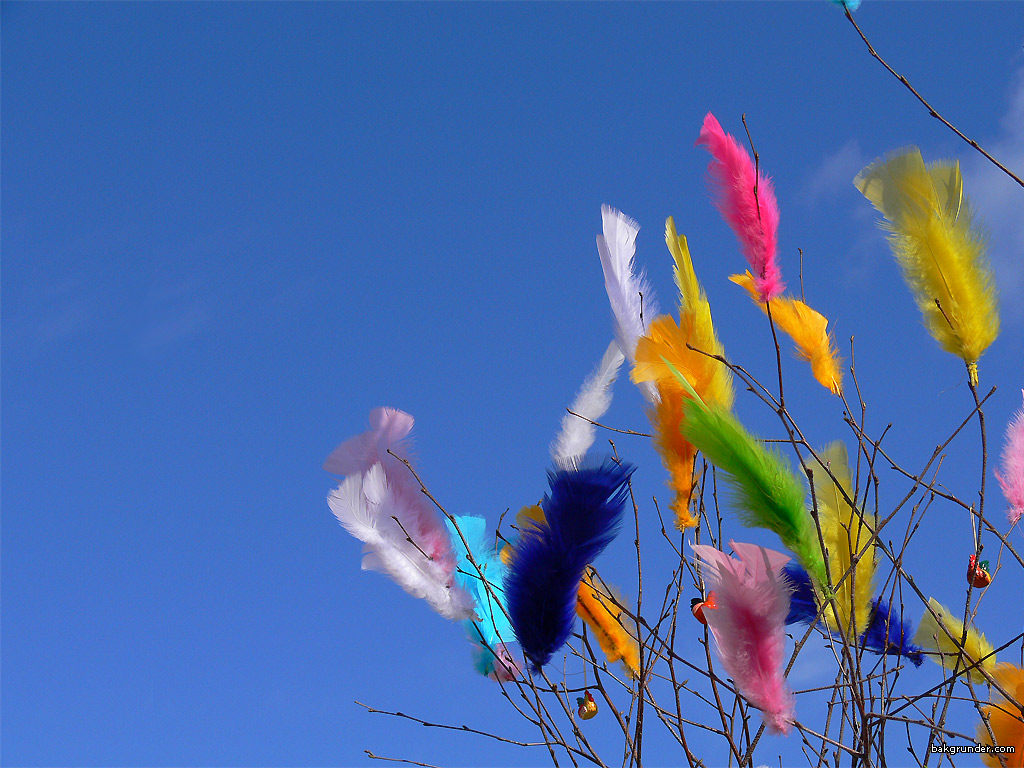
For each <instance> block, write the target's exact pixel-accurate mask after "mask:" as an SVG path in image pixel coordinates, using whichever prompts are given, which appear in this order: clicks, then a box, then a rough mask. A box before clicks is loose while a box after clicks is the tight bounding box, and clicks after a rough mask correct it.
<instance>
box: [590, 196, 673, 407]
mask: <svg viewBox="0 0 1024 768" xmlns="http://www.w3.org/2000/svg"><path fill="white" fill-rule="evenodd" d="M601 223H602V225H603V229H604V234H603V235H598V236H597V252H598V255H599V256H600V257H601V269H602V270H603V271H604V287H605V290H606V291H608V301H609V302H610V303H611V306H612V320H613V325H614V328H615V338H616V339H617V340H618V342H619V347H620V348H621V349H622V353H623V354H624V355H625V356H626V359H627V360H629V363H630V365H632V364H633V363H634V362H636V342H637V340H638V339H639V338H640V337H641V336H643V335H644V333H645V332H646V321H647V319H648V318H654V317H657V315H658V303H657V301H656V300H655V298H654V292H653V291H652V290H651V287H650V285H648V283H647V278H646V276H645V275H644V274H643V272H640V273H639V274H634V273H633V258H634V256H635V255H636V236H637V233H638V232H639V231H640V226H639V225H638V224H637V223H636V222H635V221H633V219H631V218H629V216H627V215H626V214H624V213H622V211H617V210H616V209H614V208H612V207H611V206H610V205H602V206H601ZM641 294H642V295H643V299H642V300H641V298H640V296H641ZM641 302H642V306H641ZM641 312H642V315H643V317H642V318H641ZM639 386H640V391H641V392H643V394H644V397H646V398H647V400H648V401H649V402H651V403H655V402H657V400H658V390H657V388H656V387H655V385H654V383H653V382H649V381H645V382H643V383H641V384H640V385H639Z"/></svg>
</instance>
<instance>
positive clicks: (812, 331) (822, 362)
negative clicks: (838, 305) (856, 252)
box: [729, 272, 843, 395]
mask: <svg viewBox="0 0 1024 768" xmlns="http://www.w3.org/2000/svg"><path fill="white" fill-rule="evenodd" d="M729 279H730V280H731V281H732V282H734V283H736V285H739V286H742V287H743V288H745V289H746V290H747V293H749V294H750V298H751V299H753V300H754V303H755V304H757V306H759V307H760V308H761V311H762V312H764V313H765V314H767V313H768V306H767V305H766V304H765V303H764V302H762V301H760V300H759V297H758V293H757V287H756V286H755V285H754V278H753V276H752V275H751V274H750V272H744V273H743V274H742V275H730V276H729ZM772 320H774V321H775V324H776V325H778V326H779V328H781V329H782V330H783V331H784V332H785V333H786V334H787V335H788V336H789V337H790V338H791V339H792V340H793V342H794V343H795V344H796V355H797V357H799V358H800V359H801V360H806V361H807V362H809V363H810V364H811V373H812V374H814V378H815V379H817V381H818V383H819V384H821V386H823V387H825V388H826V389H827V390H829V391H830V392H831V393H832V394H833V395H841V394H842V392H843V361H842V358H841V357H839V350H838V349H836V343H835V339H834V338H833V337H832V334H831V333H829V331H828V319H827V318H826V317H825V316H824V315H822V314H821V313H820V312H817V311H815V310H813V309H811V308H810V307H809V306H807V305H806V304H804V303H803V302H802V301H800V299H795V298H793V297H792V296H779V297H777V298H775V299H772Z"/></svg>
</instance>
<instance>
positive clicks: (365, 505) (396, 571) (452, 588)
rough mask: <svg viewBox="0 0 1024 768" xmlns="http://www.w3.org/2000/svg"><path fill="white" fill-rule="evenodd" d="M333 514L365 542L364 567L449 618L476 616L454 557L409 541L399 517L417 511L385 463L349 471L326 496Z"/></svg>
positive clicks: (458, 619) (408, 515) (457, 618)
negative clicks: (433, 555) (429, 553)
mask: <svg viewBox="0 0 1024 768" xmlns="http://www.w3.org/2000/svg"><path fill="white" fill-rule="evenodd" d="M327 503H328V505H329V506H330V508H331V512H333V513H334V516H335V517H336V518H337V519H338V522H340V523H341V524H342V525H343V526H344V527H345V530H347V531H348V532H349V533H351V534H352V535H353V536H355V537H356V538H357V539H359V540H360V541H362V542H364V544H365V545H366V547H365V549H364V551H365V553H366V554H365V555H364V556H363V570H374V571H380V572H381V573H384V574H387V575H388V576H390V577H391V579H392V580H393V581H394V582H395V583H396V584H398V585H399V586H400V587H401V588H402V589H404V590H405V591H406V592H408V593H409V594H410V595H412V596H413V597H421V598H423V599H424V600H426V601H427V603H428V604H429V605H430V607H431V608H433V609H434V610H435V611H437V612H438V613H439V614H441V615H442V616H444V617H445V618H446V619H452V620H453V621H460V620H464V619H470V618H472V617H473V616H474V603H473V598H472V597H471V596H470V595H469V593H468V592H466V591H465V590H464V589H462V588H461V587H459V586H458V585H457V584H456V583H455V579H454V570H455V567H454V566H455V562H454V557H453V556H452V555H451V552H450V546H449V552H448V555H447V557H445V558H443V559H442V558H438V559H430V558H428V557H426V556H425V554H424V552H423V551H422V550H421V549H420V548H418V547H417V546H416V545H415V544H413V543H411V542H410V541H409V540H408V537H407V536H406V535H405V532H404V531H402V529H401V528H400V527H399V525H398V523H397V522H396V518H397V520H403V519H405V520H411V519H414V513H412V512H410V510H409V509H408V508H407V507H406V506H405V502H404V500H403V499H402V497H401V496H400V495H398V494H396V493H395V489H394V487H393V486H392V485H391V484H390V482H389V478H388V477H387V474H386V472H385V471H384V467H383V466H382V465H381V464H374V465H373V466H372V467H370V468H369V469H368V470H367V471H366V473H365V474H359V473H356V474H352V475H349V476H348V477H347V478H345V480H344V481H343V482H342V483H341V485H340V486H339V487H338V488H337V489H336V490H334V491H332V492H331V494H330V496H329V497H328V499H327Z"/></svg>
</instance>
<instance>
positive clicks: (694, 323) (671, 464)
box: [631, 217, 733, 530]
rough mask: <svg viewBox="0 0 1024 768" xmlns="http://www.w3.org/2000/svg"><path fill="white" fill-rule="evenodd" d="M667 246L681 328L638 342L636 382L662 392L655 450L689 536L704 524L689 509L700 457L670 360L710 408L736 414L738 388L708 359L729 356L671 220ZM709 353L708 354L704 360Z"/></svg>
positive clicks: (658, 326)
mask: <svg viewBox="0 0 1024 768" xmlns="http://www.w3.org/2000/svg"><path fill="white" fill-rule="evenodd" d="M665 242H666V243H667V244H668V248H669V251H670V252H671V253H672V258H673V261H674V263H675V270H674V271H675V280H676V286H677V287H678V288H679V322H678V323H677V322H676V321H675V320H674V319H673V318H672V317H671V316H670V315H662V316H660V317H657V318H655V319H654V321H653V322H652V323H651V324H650V325H649V326H648V328H647V334H646V335H645V336H642V337H640V339H639V340H638V342H637V346H636V362H635V364H634V367H633V371H632V374H631V376H632V379H633V381H634V382H637V383H639V382H641V381H653V382H654V383H655V384H656V385H657V387H658V393H659V395H660V402H659V403H657V404H656V405H655V407H654V408H653V409H652V410H651V412H650V419H651V424H652V426H653V427H654V431H655V447H656V448H657V449H658V451H659V453H660V454H661V459H662V462H663V463H664V465H665V468H666V469H667V470H668V472H669V486H670V487H671V488H672V490H673V491H674V492H675V498H674V500H673V503H672V508H673V511H674V512H675V516H676V527H677V528H679V529H680V530H685V529H686V528H693V527H696V526H697V525H698V523H699V520H698V519H697V518H696V517H695V516H694V515H693V514H692V513H691V512H690V508H689V506H690V505H689V502H690V494H691V491H692V489H693V462H694V458H695V457H696V451H695V449H694V448H693V446H692V445H690V444H689V442H687V441H686V440H685V439H684V438H683V437H682V435H681V434H680V432H679V428H680V426H681V424H682V421H683V398H684V397H686V396H687V395H686V393H685V392H684V391H683V388H682V387H681V386H680V385H679V382H678V381H677V380H676V378H675V376H674V375H673V374H672V371H671V370H669V367H668V366H667V365H666V364H665V360H668V361H669V362H671V363H672V364H673V365H674V366H675V367H676V368H677V369H678V370H679V371H680V372H681V373H682V374H683V375H684V376H685V377H686V380H687V381H689V382H690V385H691V386H692V387H693V388H694V390H696V392H697V394H699V395H700V396H701V398H702V399H703V400H704V401H705V402H707V403H716V404H719V405H722V406H724V407H725V408H731V407H732V402H733V386H732V372H731V371H730V370H729V368H728V366H726V365H723V364H722V363H720V362H719V361H718V360H715V359H714V358H713V357H709V356H708V354H713V355H720V356H721V355H724V353H725V350H724V348H723V347H722V343H721V342H720V341H719V340H718V336H717V335H716V334H715V328H714V324H713V323H712V320H711V305H710V304H709V303H708V299H707V296H706V295H705V293H704V291H703V289H702V288H701V286H700V283H699V282H697V275H696V274H695V273H694V271H693V260H692V259H691V258H690V249H689V248H688V247H687V244H686V237H685V236H682V235H679V234H677V233H676V226H675V222H674V221H673V220H672V218H671V217H669V218H668V220H667V221H666V222H665ZM690 347H694V349H690ZM697 350H701V351H697ZM705 352H706V353H708V354H703V353H705Z"/></svg>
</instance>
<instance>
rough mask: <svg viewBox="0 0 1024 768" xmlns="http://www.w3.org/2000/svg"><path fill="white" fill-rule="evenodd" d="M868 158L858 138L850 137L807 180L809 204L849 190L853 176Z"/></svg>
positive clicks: (826, 157) (806, 190)
mask: <svg viewBox="0 0 1024 768" xmlns="http://www.w3.org/2000/svg"><path fill="white" fill-rule="evenodd" d="M868 160H869V158H866V157H865V156H864V153H863V152H862V151H861V148H860V144H859V143H858V141H857V140H856V139H850V140H849V141H847V142H846V143H845V144H843V146H842V147H840V148H839V149H838V150H836V151H835V152H833V153H832V154H830V155H826V156H825V157H824V158H823V159H822V160H821V162H820V163H818V165H817V166H815V168H814V170H812V171H811V173H810V176H809V177H808V178H807V181H806V182H805V185H804V189H805V195H806V198H807V199H806V202H807V204H808V205H815V204H817V203H819V202H821V201H823V200H831V199H833V198H835V197H837V196H838V195H839V194H840V193H841V192H844V191H846V190H848V188H849V187H850V186H851V185H852V183H853V177H854V176H856V175H857V173H858V172H859V171H860V169H861V168H863V167H864V166H865V165H866V164H867V162H868Z"/></svg>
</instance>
